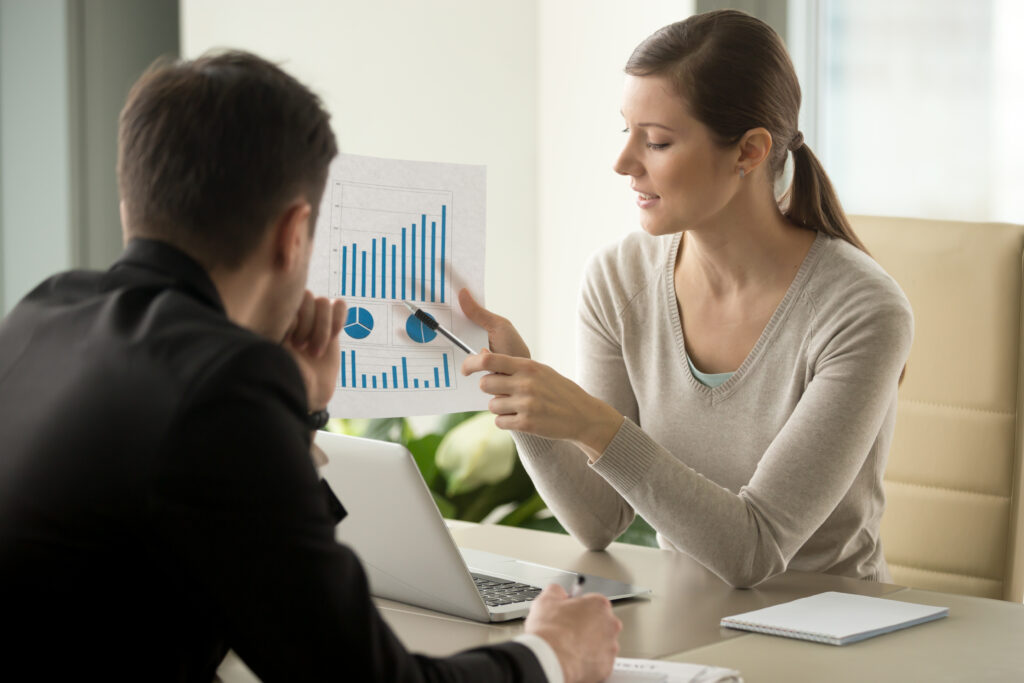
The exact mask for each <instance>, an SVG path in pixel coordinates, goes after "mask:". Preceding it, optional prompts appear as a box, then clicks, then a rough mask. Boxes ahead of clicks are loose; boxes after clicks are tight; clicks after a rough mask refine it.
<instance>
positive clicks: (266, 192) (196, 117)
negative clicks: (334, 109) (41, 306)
mask: <svg viewBox="0 0 1024 683" xmlns="http://www.w3.org/2000/svg"><path fill="white" fill-rule="evenodd" d="M337 151H338V148H337V144H336V142H335V139H334V133H333V132H331V127H330V123H329V115H328V114H327V112H326V111H324V109H323V107H322V106H321V103H320V100H319V99H318V98H317V97H316V95H314V94H313V93H312V92H310V91H309V90H308V89H307V88H306V87H305V86H304V85H302V84H301V83H299V82H298V81H297V80H295V79H294V78H292V77H291V76H289V75H288V74H286V73H285V72H284V71H282V70H281V69H280V68H278V67H277V66H275V65H274V64H271V63H270V62H267V61H265V60H263V59H261V58H260V57H257V56H256V55H253V54H249V53H246V52H240V51H229V52H223V53H220V54H207V55H204V56H202V57H200V58H199V59H196V60H193V61H179V62H172V63H168V62H165V61H163V60H158V61H157V62H156V63H155V64H154V65H153V66H151V67H150V68H149V70H147V72H146V73H145V74H143V76H142V77H141V78H140V79H139V81H138V82H137V83H136V84H135V85H134V86H133V87H132V89H131V92H130V93H129V95H128V101H127V102H126V103H125V106H124V109H123V110H122V111H121V118H120V126H119V131H118V161H117V173H118V184H119V188H120V192H121V198H122V199H123V200H124V202H125V208H126V210H127V219H128V225H127V226H126V228H127V229H128V230H129V236H130V237H149V238H153V239H160V240H164V241H167V242H170V243H172V244H174V245H176V246H179V247H180V248H182V249H184V250H185V251H187V252H189V253H190V254H191V255H192V256H193V257H194V258H196V259H197V260H199V261H200V262H201V263H202V264H203V265H204V266H206V267H207V268H210V267H213V266H225V267H228V268H232V267H236V266H238V265H239V264H240V263H241V262H242V260H243V259H244V258H245V257H246V256H247V255H248V254H250V253H251V251H252V250H253V249H254V248H255V247H256V245H257V244H258V243H259V241H260V240H261V239H262V238H263V236H264V234H265V232H266V230H267V228H268V226H269V224H270V223H271V221H273V220H275V219H276V218H277V216H278V215H279V214H280V212H282V211H284V210H285V209H287V207H288V203H289V202H291V201H293V200H294V199H295V198H296V197H297V196H300V195H301V196H303V197H305V199H306V201H308V202H309V203H310V205H311V206H312V207H313V216H312V219H311V221H310V226H311V227H310V229H311V230H312V225H313V223H315V219H316V212H317V208H318V207H319V204H320V198H321V196H322V194H323V189H324V184H325V183H326V180H327V167H328V165H329V164H330V161H331V159H332V158H333V157H334V156H335V154H337Z"/></svg>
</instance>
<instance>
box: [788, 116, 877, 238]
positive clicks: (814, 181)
mask: <svg viewBox="0 0 1024 683" xmlns="http://www.w3.org/2000/svg"><path fill="white" fill-rule="evenodd" d="M796 136H797V138H798V143H797V144H793V145H791V147H792V149H793V182H792V183H791V184H790V186H789V189H788V190H786V192H785V194H783V195H782V198H781V199H780V200H779V208H780V209H781V210H782V215H784V216H785V217H786V218H788V219H789V220H791V221H793V222H794V223H796V224H797V225H799V226H802V227H804V228H809V229H811V230H820V231H822V232H823V233H825V234H826V235H829V236H830V237H836V238H838V239H841V240H846V241H847V242H849V243H850V244H852V245H853V246H855V247H857V248H858V249H860V250H861V251H863V252H864V253H865V254H867V253H868V250H867V248H866V247H865V246H864V243H863V242H861V241H860V238H859V237H857V235H856V233H854V232H853V227H852V226H851V225H850V221H849V220H848V219H847V218H846V213H845V212H844V211H843V207H842V205H841V204H840V203H839V197H838V196H837V195H836V191H835V189H834V188H833V187H832V182H831V181H830V180H829V179H828V175H827V174H826V173H825V169H824V168H822V165H821V162H820V161H818V157H816V156H815V155H814V152H812V151H811V148H810V147H808V146H807V145H806V144H805V143H803V135H802V134H801V133H797V134H796Z"/></svg>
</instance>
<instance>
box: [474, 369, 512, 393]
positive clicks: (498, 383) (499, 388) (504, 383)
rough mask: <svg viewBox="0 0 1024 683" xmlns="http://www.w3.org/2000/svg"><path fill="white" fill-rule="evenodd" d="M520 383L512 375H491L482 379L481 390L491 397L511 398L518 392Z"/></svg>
mask: <svg viewBox="0 0 1024 683" xmlns="http://www.w3.org/2000/svg"><path fill="white" fill-rule="evenodd" d="M518 386H519V381H518V380H515V379H512V377H511V376H510V375H499V374H495V373H490V374H487V375H484V376H483V377H481V378H480V390H481V391H483V392H484V393H485V394H490V395H491V396H511V395H512V394H513V393H516V392H517V390H518Z"/></svg>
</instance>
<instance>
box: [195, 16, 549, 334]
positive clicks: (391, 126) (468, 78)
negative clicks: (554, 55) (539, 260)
mask: <svg viewBox="0 0 1024 683" xmlns="http://www.w3.org/2000/svg"><path fill="white" fill-rule="evenodd" d="M181 10H182V13H181V19H182V24H181V26H182V52H183V54H184V55H185V56H188V57H195V56H198V55H199V54H201V53H202V52H203V51H205V50H207V49H208V48H211V47H237V48H244V49H248V50H251V51H253V52H256V53H258V54H260V55H262V56H264V57H266V58H268V59H272V60H274V61H277V62H279V63H281V64H282V65H283V66H284V67H285V68H286V69H287V70H288V71H289V72H291V73H292V74H293V75H295V76H296V77H297V78H299V79H300V80H302V81H303V82H305V83H306V84H307V85H309V86H310V87H311V88H312V89H313V90H314V91H316V92H317V93H318V94H319V95H320V96H321V97H322V98H323V100H324V103H325V105H326V106H327V108H328V109H329V111H330V112H331V115H332V117H333V123H334V129H335V134H336V135H337V137H338V141H339V144H340V146H341V148H342V150H343V151H345V152H350V153H353V154H367V155H371V156H379V157H391V158H400V159H417V160H429V161H444V162H457V163H471V164H485V165H487V262H486V271H487V276H486V296H487V303H488V305H489V306H491V307H493V308H494V309H496V310H500V311H502V312H503V313H504V314H506V315H508V316H509V317H510V318H511V319H513V320H515V321H516V322H518V323H519V324H520V327H521V328H522V331H523V333H524V334H525V335H527V336H528V337H531V336H533V335H534V334H535V326H536V316H535V315H534V313H533V311H534V308H535V306H536V301H537V299H538V289H537V283H538V271H537V264H536V258H535V254H536V248H537V231H536V211H537V207H536V196H537V189H536V188H537V177H536V176H537V162H536V156H537V152H536V147H537V145H536V139H537V90H536V76H537V15H536V11H537V5H536V4H535V3H534V2H489V1H488V2H472V1H470V0H432V1H431V2H420V1H419V0H393V1H389V2H374V3H368V2H357V1H355V0H337V1H331V0H291V1H290V2H287V3H283V2H275V1H271V0H260V1H254V0H182V2H181Z"/></svg>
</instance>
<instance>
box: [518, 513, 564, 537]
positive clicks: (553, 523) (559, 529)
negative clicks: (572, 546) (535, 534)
mask: <svg viewBox="0 0 1024 683" xmlns="http://www.w3.org/2000/svg"><path fill="white" fill-rule="evenodd" d="M523 528H525V529H537V530H538V531H550V532H552V533H556V534H567V533H569V532H568V531H566V530H565V527H563V526H562V525H561V524H559V523H558V520H557V519H555V518H554V517H534V518H533V519H529V520H527V521H526V522H524V523H523Z"/></svg>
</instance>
